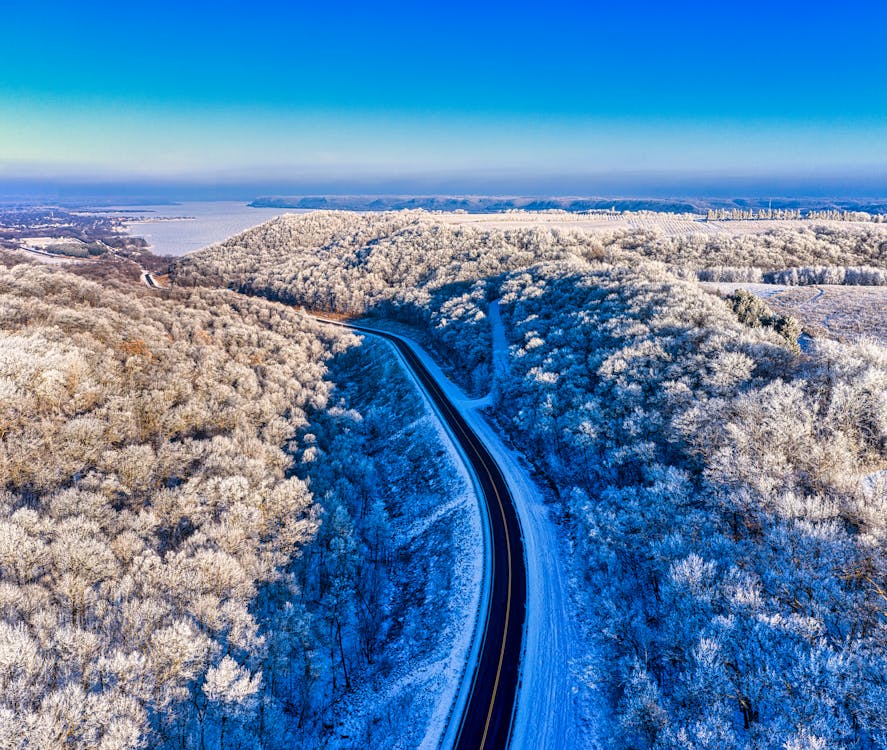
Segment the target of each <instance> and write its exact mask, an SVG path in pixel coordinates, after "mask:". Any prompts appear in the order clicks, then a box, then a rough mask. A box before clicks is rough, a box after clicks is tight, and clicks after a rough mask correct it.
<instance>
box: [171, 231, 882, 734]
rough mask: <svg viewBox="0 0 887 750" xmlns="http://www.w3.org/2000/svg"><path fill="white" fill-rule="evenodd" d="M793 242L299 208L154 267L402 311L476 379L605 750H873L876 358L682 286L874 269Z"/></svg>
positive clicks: (858, 239)
mask: <svg viewBox="0 0 887 750" xmlns="http://www.w3.org/2000/svg"><path fill="white" fill-rule="evenodd" d="M835 231H837V230H835ZM792 232H794V234H793V233H792ZM792 232H789V233H788V234H779V235H776V236H775V237H766V236H765V237H763V238H758V239H754V238H749V239H745V238H743V239H742V240H728V241H727V242H726V244H723V245H721V244H715V245H710V244H708V241H707V240H700V241H698V242H696V241H693V242H689V243H683V242H677V243H675V242H674V241H671V240H667V241H664V240H662V239H661V238H657V237H656V236H649V235H645V234H644V233H619V232H616V233H613V234H611V235H609V236H605V237H603V238H602V237H601V236H600V235H599V234H594V233H585V232H582V231H580V230H578V229H574V230H561V229H553V228H550V227H541V228H540V227H535V228H526V229H519V230H501V229H495V228H489V229H487V228H473V227H467V226H453V225H452V224H442V223H439V222H437V221H435V219H434V218H433V217H429V216H428V215H425V214H422V213H399V214H382V215H377V216H371V217H370V216H355V215H348V214H341V213H318V214H309V215H306V216H301V217H283V218H281V219H279V220H277V221H276V222H271V223H269V224H267V225H265V226H264V227H261V228H258V229H256V230H254V231H252V232H249V233H246V234H244V235H242V236H240V237H237V238H233V239H232V240H231V241H229V242H228V243H226V244H225V245H223V246H221V247H218V248H214V249H210V250H207V251H205V252H203V253H200V254H197V255H195V256H192V257H190V258H188V259H185V260H184V261H183V262H182V263H181V264H180V266H179V267H178V268H177V269H176V274H175V275H176V278H177V279H178V281H179V283H188V284H211V285H225V286H230V287H232V288H235V289H238V290H240V291H244V292H247V293H249V294H252V295H257V296H267V297H270V298H274V299H283V300H286V301H289V302H293V303H296V304H304V305H307V306H310V307H317V308H322V309H327V310H335V311H338V312H342V313H350V314H372V315H373V316H375V317H376V318H379V319H384V320H385V321H398V322H399V324H400V325H404V324H405V325H408V326H410V327H411V330H413V331H414V332H415V335H416V336H418V337H419V338H422V339H423V340H425V341H426V342H428V343H429V344H430V345H431V346H433V347H434V348H435V350H436V352H437V354H438V356H439V357H440V358H441V359H442V360H444V361H445V362H447V363H448V366H449V367H450V368H451V371H453V372H455V373H458V374H461V378H462V380H463V382H464V383H465V384H466V385H467V386H469V387H470V388H473V389H474V390H475V392H484V391H485V390H487V389H488V388H490V386H491V385H495V387H494V389H493V394H494V399H495V400H494V404H493V406H492V407H491V410H490V415H491V417H492V418H493V419H494V420H495V421H496V422H497V423H498V425H499V427H500V429H501V430H502V432H503V433H504V434H505V435H506V436H507V437H508V439H509V440H510V441H511V443H512V444H513V445H515V446H517V447H519V448H520V450H521V451H522V452H523V453H524V455H525V456H526V458H527V459H528V460H529V462H530V463H531V465H532V466H533V468H534V469H535V471H536V475H537V477H539V480H540V482H541V483H542V484H543V486H544V487H545V488H546V490H547V493H548V496H549V501H550V503H551V505H552V508H553V510H554V512H555V513H556V514H557V516H558V517H559V518H560V519H561V521H560V524H561V535H562V540H561V549H560V555H561V556H562V557H563V559H564V560H565V561H566V565H567V567H568V569H569V570H571V571H572V573H571V575H572V578H571V582H570V583H571V588H572V601H573V607H574V608H575V612H576V614H577V617H578V618H579V621H580V622H581V624H582V627H583V628H584V630H585V631H586V633H587V635H588V637H589V638H590V639H591V640H592V641H593V642H594V643H595V644H596V648H597V649H599V651H600V653H601V654H602V655H603V657H602V658H603V665H598V667H597V668H596V669H594V670H592V671H591V672H590V673H589V672H580V673H579V674H578V675H577V677H578V678H579V679H581V680H584V681H585V684H586V685H587V686H588V689H589V690H593V691H597V692H602V693H603V694H604V695H605V696H606V700H607V702H608V703H609V706H610V711H611V712H612V714H613V715H614V716H615V717H616V721H615V723H614V726H613V734H614V746H616V747H624V748H633V747H649V748H673V747H679V746H680V747H719V748H729V747H737V748H751V747H767V748H770V747H773V748H776V747H783V748H784V747H791V748H800V747H822V748H824V747H859V748H863V747H864V748H868V747H887V725H885V723H884V714H883V710H882V709H883V705H884V701H885V695H887V683H885V680H884V675H885V674H887V642H885V640H884V638H883V627H882V626H883V621H882V620H883V612H882V609H883V597H884V594H883V592H884V590H885V588H887V558H885V555H884V550H885V534H887V526H885V522H884V519H885V513H884V503H885V500H887V488H885V486H884V483H883V482H884V480H883V477H884V476H885V475H884V473H883V472H884V469H885V468H887V351H885V349H883V348H881V347H878V346H876V345H872V344H861V345H856V346H850V345H843V344H839V343H835V342H830V341H827V340H817V341H814V342H813V344H811V345H810V346H808V347H807V349H806V351H804V352H801V351H800V350H799V349H798V347H797V342H796V341H795V340H794V338H793V337H792V336H789V337H788V338H786V337H785V336H781V335H779V333H778V332H777V331H778V327H772V326H773V324H772V322H767V321H773V320H776V317H775V316H771V314H770V313H769V312H767V310H766V306H760V307H756V308H755V309H756V310H757V312H755V313H754V314H753V315H750V314H748V313H747V312H742V311H741V309H740V307H739V306H734V307H731V306H730V305H729V304H728V303H727V301H724V300H721V299H719V298H718V297H716V296H714V295H711V294H708V293H706V292H705V291H704V290H703V289H702V288H701V287H700V285H699V284H697V283H696V282H695V281H692V280H684V279H682V278H680V277H681V276H687V275H688V274H686V273H684V272H683V271H682V269H681V267H682V266H684V267H686V265H689V266H690V267H691V268H693V267H694V266H696V267H697V268H703V267H705V266H706V265H708V264H714V263H723V262H725V261H726V260H727V259H730V262H732V259H733V258H738V259H740V262H742V263H746V262H749V263H751V264H752V267H757V268H759V269H772V268H779V267H782V268H785V267H788V266H790V265H794V264H797V263H799V262H803V263H811V264H816V265H824V264H828V263H860V262H865V263H872V264H874V267H875V268H877V269H879V270H883V268H884V264H883V257H882V255H881V253H882V252H883V246H882V245H881V244H880V240H877V241H874V242H873V241H870V240H869V239H865V237H867V236H868V235H859V234H858V233H857V231H856V230H855V229H853V228H848V230H847V232H846V234H840V233H839V234H837V235H835V234H833V233H831V232H829V233H824V234H816V233H812V234H809V235H805V233H804V232H796V231H795V230H792ZM805 237H806V238H807V239H806V240H805V241H803V242H801V243H798V242H797V241H796V240H797V239H804V238H805ZM658 258H661V259H662V260H665V261H667V263H668V264H666V263H662V262H660V261H657V260H655V259H658ZM651 259H653V260H651ZM754 264H758V265H757V266H755V265H754ZM691 278H692V277H691ZM494 299H498V300H500V309H501V316H502V320H503V326H504V334H505V335H506V337H507V341H508V344H509V351H508V363H507V366H506V367H505V368H504V370H503V369H502V368H500V370H499V371H500V375H499V376H498V378H497V379H496V380H495V383H494V382H493V375H492V372H491V371H492V368H491V361H490V351H491V346H490V340H491V330H490V325H489V318H488V315H487V312H488V304H489V301H490V300H494ZM734 308H735V309H736V310H737V312H734ZM740 313H741V314H740ZM786 330H794V337H796V336H797V331H798V330H799V329H798V328H793V326H791V325H789V326H788V328H787V329H786ZM528 668H532V665H529V667H528ZM576 669H580V670H582V669H584V667H582V665H581V664H577V665H576Z"/></svg>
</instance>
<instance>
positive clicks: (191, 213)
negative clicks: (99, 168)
mask: <svg viewBox="0 0 887 750" xmlns="http://www.w3.org/2000/svg"><path fill="white" fill-rule="evenodd" d="M120 208H121V209H122V210H125V211H126V212H127V213H126V216H129V215H132V212H137V213H135V215H134V216H133V220H132V221H130V222H128V223H127V226H128V228H129V233H130V234H132V235H135V236H137V237H144V238H145V239H146V240H147V241H148V242H149V243H150V245H151V252H153V253H154V254H155V255H185V254H186V253H191V252H194V251H195V250H199V249H200V248H202V247H206V246H207V245H212V244H213V243H214V242H221V241H222V240H226V239H228V238H229V237H231V236H233V235H235V234H239V233H240V232H243V231H244V230H246V229H249V228H250V227H254V226H256V225H257V224H262V223H263V222H266V221H268V220H269V219H273V218H274V217H275V216H280V215H281V214H285V213H304V212H302V211H296V210H294V209H283V208H250V207H249V206H247V205H246V204H245V203H239V202H237V201H199V202H197V201H193V202H186V203H176V204H174V205H169V206H121V207H120ZM108 213H113V211H109V212H108ZM117 215H119V214H117ZM176 217H191V218H182V219H179V218H176ZM167 218H172V219H173V220H166V221H158V219H167Z"/></svg>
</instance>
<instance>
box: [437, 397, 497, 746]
mask: <svg viewBox="0 0 887 750" xmlns="http://www.w3.org/2000/svg"><path fill="white" fill-rule="evenodd" d="M431 382H432V383H434V390H437V391H438V392H439V393H440V395H442V396H443V393H442V389H441V388H440V387H439V386H438V384H437V383H436V381H434V380H432V381H431ZM443 403H444V405H445V407H446V409H447V412H448V413H449V414H450V415H451V416H452V415H453V413H454V410H453V408H452V407H451V405H450V403H449V400H448V399H447V398H446V397H445V396H444V398H443ZM452 421H453V422H455V424H456V426H457V427H458V428H459V431H460V432H461V433H462V436H463V437H465V438H466V440H467V442H468V444H469V446H470V447H471V450H472V451H473V452H474V455H475V456H477V459H478V462H479V463H480V465H481V466H483V468H484V470H485V471H486V474H487V478H488V479H489V481H490V486H491V487H492V488H493V494H495V496H496V502H497V503H498V505H499V513H500V514H501V515H502V526H503V528H504V531H505V549H506V556H507V558H508V596H507V598H506V601H505V623H504V628H503V637H502V647H501V648H500V649H499V663H498V665H497V667H496V679H495V681H494V683H493V694H492V696H491V698H490V707H489V709H488V710H487V719H486V723H485V724H484V733H483V737H482V738H481V747H483V746H484V745H485V744H486V741H487V735H488V733H489V731H490V722H491V721H492V718H493V707H494V706H495V704H496V695H497V694H498V692H499V681H500V678H501V675H502V664H503V662H504V661H505V645H506V643H507V638H508V623H509V620H510V618H511V589H512V586H511V583H512V582H511V566H512V560H511V536H510V534H509V532H508V521H507V519H506V516H505V506H504V505H503V503H502V497H501V496H500V495H499V490H498V489H497V488H496V483H495V481H494V480H493V473H492V472H491V471H490V468H489V466H488V465H487V461H486V460H485V459H484V457H483V455H481V453H480V451H479V450H478V449H477V447H476V446H475V445H474V443H473V442H472V440H471V438H472V437H473V438H474V439H475V440H479V438H478V437H477V435H476V434H475V433H474V432H473V431H472V432H471V433H470V435H469V433H468V432H466V430H465V428H464V427H463V425H462V424H461V423H460V421H459V420H457V419H453V420H452ZM472 693H473V690H472Z"/></svg>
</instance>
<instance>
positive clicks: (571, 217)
mask: <svg viewBox="0 0 887 750" xmlns="http://www.w3.org/2000/svg"><path fill="white" fill-rule="evenodd" d="M436 218H439V219H440V221H441V222H443V223H446V224H458V225H466V226H467V225H471V226H475V227H482V228H484V229H493V228H496V229H525V228H528V227H534V226H540V227H548V228H552V227H563V228H571V229H581V230H584V231H588V232H609V231H613V230H637V229H645V230H649V231H652V232H657V233H660V234H663V235H666V236H678V235H686V234H729V235H748V234H761V233H763V232H768V231H771V230H773V229H800V228H804V227H811V226H823V225H825V226H838V227H843V228H850V227H855V228H859V227H867V228H871V227H872V224H869V223H866V222H856V221H841V222H838V221H813V220H807V219H778V220H777V219H753V220H747V221H733V220H728V221H706V219H705V217H704V216H703V215H702V214H670V213H657V212H653V211H640V212H624V213H619V212H617V213H605V212H600V213H592V214H572V213H566V212H561V211H551V212H542V211H539V212H528V211H513V212H507V213H495V214H467V213H466V214H463V213H455V212H454V213H441V214H439V216H437V217H436ZM885 232H887V230H885Z"/></svg>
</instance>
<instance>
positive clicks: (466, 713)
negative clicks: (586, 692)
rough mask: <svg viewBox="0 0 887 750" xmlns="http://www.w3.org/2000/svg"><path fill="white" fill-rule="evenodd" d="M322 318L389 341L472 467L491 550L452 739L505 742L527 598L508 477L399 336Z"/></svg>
mask: <svg viewBox="0 0 887 750" xmlns="http://www.w3.org/2000/svg"><path fill="white" fill-rule="evenodd" d="M321 320H323V322H326V323H335V324H336V325H341V326H344V327H347V328H350V329H351V330H353V331H356V332H358V333H365V334H370V335H373V336H379V337H381V338H383V339H386V340H387V341H389V342H391V343H392V344H393V345H394V346H395V347H396V348H397V350H398V351H399V352H400V354H401V356H402V357H403V359H404V361H405V362H406V363H407V365H408V366H409V367H410V369H411V370H412V371H413V373H414V375H415V377H416V379H417V381H418V382H419V383H420V384H421V386H422V388H423V389H424V390H425V392H426V394H427V395H428V397H429V398H430V399H431V401H432V402H433V404H434V405H435V407H436V409H437V411H438V413H439V414H440V415H441V417H442V418H443V419H444V420H445V421H446V423H447V425H448V427H449V429H450V431H451V433H452V435H453V437H454V438H455V439H456V440H457V441H458V442H459V444H460V445H461V448H462V450H463V452H464V454H465V456H466V457H467V459H468V461H469V463H470V465H471V469H472V471H473V472H474V474H475V477H476V479H477V482H478V485H479V487H480V489H481V492H482V495H483V500H484V503H485V505H486V515H487V519H488V522H489V528H490V549H489V550H487V551H486V552H487V554H488V555H489V556H490V558H491V571H492V580H491V581H490V596H489V600H488V605H487V610H486V612H483V613H482V614H481V617H482V618H483V620H484V627H483V635H482V641H481V647H480V653H479V655H478V658H477V661H476V663H475V667H474V671H473V674H471V676H470V680H471V685H470V690H469V692H468V698H467V700H466V702H465V707H464V710H463V711H462V715H461V717H459V720H458V721H459V723H458V728H457V731H456V734H455V743H454V747H455V748H457V750H469V749H471V750H473V749H474V748H485V749H489V750H494V749H499V748H506V747H508V744H509V740H510V737H511V731H512V723H513V719H514V714H515V704H516V697H517V690H518V685H519V683H520V664H521V656H522V652H523V635H524V632H523V631H524V619H525V617H526V606H527V571H526V564H525V560H524V544H523V538H522V535H521V528H520V523H519V522H518V517H517V512H516V510H515V507H514V502H513V499H512V497H511V493H510V491H509V489H508V484H507V483H506V481H505V478H504V476H503V474H502V471H501V469H500V468H499V465H498V464H497V463H496V461H495V460H494V459H493V457H492V455H490V452H489V451H488V450H487V448H486V446H485V445H484V443H483V442H482V441H481V440H480V439H479V438H478V436H477V434H476V433H475V432H474V431H473V430H472V429H471V427H470V426H469V425H468V423H467V422H466V420H465V418H464V417H463V416H462V415H461V414H460V413H459V411H458V410H457V409H456V408H455V406H454V405H453V404H452V402H451V401H450V400H449V398H448V397H447V396H446V394H445V393H444V391H443V389H442V388H441V387H440V385H439V384H438V383H437V381H436V380H435V379H434V377H433V376H432V375H431V374H430V373H429V371H428V368H427V367H426V366H425V365H424V363H423V362H422V361H421V360H420V358H419V357H418V356H417V355H416V353H415V352H414V351H413V348H412V347H411V346H410V345H409V344H408V343H407V342H406V341H405V340H403V339H402V338H400V337H399V336H396V335H394V334H391V333H388V332H387V331H380V330H377V329H373V328H365V327H363V326H358V325H352V324H349V323H340V322H337V321H331V320H327V319H321Z"/></svg>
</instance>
